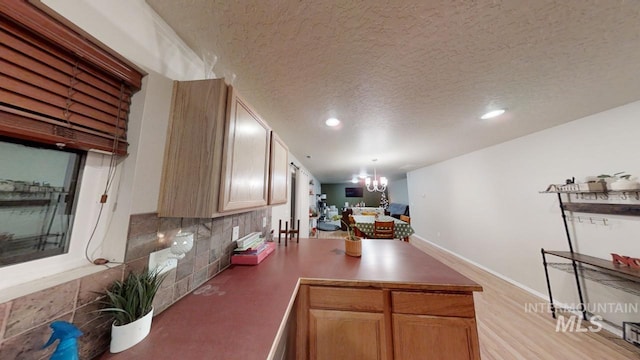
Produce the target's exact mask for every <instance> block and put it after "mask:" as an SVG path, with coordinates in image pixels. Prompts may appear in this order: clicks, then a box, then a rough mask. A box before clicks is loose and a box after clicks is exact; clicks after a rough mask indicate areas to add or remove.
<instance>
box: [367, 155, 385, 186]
mask: <svg viewBox="0 0 640 360" xmlns="http://www.w3.org/2000/svg"><path fill="white" fill-rule="evenodd" d="M372 161H373V162H374V163H375V162H376V161H378V159H373V160H372ZM388 183H389V181H388V180H387V178H386V177H384V176H381V177H380V178H378V174H377V172H376V168H375V166H374V167H373V181H371V178H369V177H368V176H367V178H365V179H364V184H365V186H366V187H367V191H369V192H374V191H379V192H384V191H385V190H387V184H388Z"/></svg>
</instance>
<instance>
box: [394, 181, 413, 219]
mask: <svg viewBox="0 0 640 360" xmlns="http://www.w3.org/2000/svg"><path fill="white" fill-rule="evenodd" d="M388 192H389V202H390V203H392V202H393V203H400V204H409V188H408V185H407V179H406V178H405V179H401V180H393V181H390V182H389V188H388ZM409 211H411V209H409Z"/></svg>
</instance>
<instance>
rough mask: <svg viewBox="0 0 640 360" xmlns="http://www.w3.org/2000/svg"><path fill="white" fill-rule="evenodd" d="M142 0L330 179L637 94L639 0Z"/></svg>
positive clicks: (562, 118)
mask: <svg viewBox="0 0 640 360" xmlns="http://www.w3.org/2000/svg"><path fill="white" fill-rule="evenodd" d="M147 2H148V3H149V4H150V5H151V7H152V8H153V9H154V10H155V11H156V12H157V13H158V14H159V15H160V16H161V17H162V18H163V19H165V21H166V22H167V23H168V24H169V25H170V26H171V27H172V28H173V29H174V30H175V31H176V33H177V34H178V35H179V36H180V37H181V38H182V39H183V40H184V41H185V42H186V43H187V44H188V45H189V46H190V47H191V48H192V49H193V50H194V51H195V52H196V53H198V54H202V56H203V58H204V59H205V60H206V61H208V62H213V60H212V59H214V57H215V58H217V61H216V62H215V65H214V67H213V72H215V74H216V75H218V76H225V77H226V78H227V80H228V81H230V82H232V83H233V84H234V86H236V87H237V88H238V89H239V91H240V93H241V94H242V95H243V96H244V97H245V98H246V99H247V100H248V101H249V102H250V103H251V104H252V105H253V106H254V107H255V108H256V110H257V111H258V112H259V113H260V114H261V115H262V117H263V118H264V119H265V120H266V121H267V122H268V123H269V124H270V125H271V126H272V128H273V129H274V130H275V131H276V132H277V133H278V134H279V135H280V137H281V138H282V139H283V140H284V141H285V142H286V143H287V144H288V145H289V148H290V150H291V152H292V153H293V154H295V155H296V157H298V159H299V160H300V161H301V162H302V163H303V164H304V165H305V166H306V167H307V168H308V169H309V170H310V171H311V172H312V173H313V174H314V175H316V176H317V177H318V178H319V180H320V181H322V182H323V183H332V182H342V181H345V180H347V179H350V178H351V177H352V175H353V174H357V173H358V172H360V171H362V170H366V171H368V172H369V173H371V172H372V171H373V166H372V165H373V162H372V161H371V159H372V158H377V159H379V160H378V161H377V163H376V167H377V170H378V174H384V175H387V176H390V177H392V178H398V177H402V176H403V175H404V174H405V173H406V172H407V171H410V170H413V169H416V168H419V167H423V166H425V165H429V164H433V163H435V162H438V161H442V160H446V159H449V158H452V157H455V156H458V155H461V154H464V153H467V152H470V151H473V150H477V149H480V148H483V147H487V146H490V145H493V144H497V143H500V142H503V141H506V140H509V139H512V138H516V137H519V136H522V135H525V134H528V133H532V132H535V131H538V130H542V129H545V128H548V127H552V126H555V125H558V124H561V123H564V122H567V121H571V120H575V119H578V118H580V117H583V116H585V115H589V114H593V113H597V112H600V111H603V110H607V109H610V108H613V107H616V106H619V105H622V104H626V103H629V102H632V101H635V100H638V99H640V63H639V60H638V59H640V1H636V0H626V1H625V0H557V1H546V0H536V1H531V0H504V1H500V0H478V1H471V0H442V1H344V0H336V1H310V0H282V1H264V0H254V1H226V0H224V1H218V0H180V1H179V0H147ZM205 73H206V72H205V69H203V78H204V77H205ZM496 107H506V108H507V109H508V113H507V114H505V115H503V116H502V117H500V118H496V119H493V120H484V121H483V120H479V117H480V115H482V114H483V113H484V112H485V111H486V110H490V109H493V108H496ZM328 117H337V118H338V119H340V120H342V126H340V127H339V128H338V129H331V128H327V127H326V126H325V125H324V121H325V120H326V119H327V118H328ZM541 146H544V145H543V144H541ZM307 155H310V156H311V158H307Z"/></svg>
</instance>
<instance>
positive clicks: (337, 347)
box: [309, 309, 387, 360]
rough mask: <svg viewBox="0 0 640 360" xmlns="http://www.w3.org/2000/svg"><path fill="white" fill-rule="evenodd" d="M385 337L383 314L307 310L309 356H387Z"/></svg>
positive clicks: (329, 358) (322, 359)
mask: <svg viewBox="0 0 640 360" xmlns="http://www.w3.org/2000/svg"><path fill="white" fill-rule="evenodd" d="M386 337H387V335H386V334H385V326H384V315H383V314H376V313H367V312H354V311H335V310H313V309H312V310H310V311H309V355H310V356H309V358H310V359H313V360H316V359H317V360H335V359H387V357H386V348H385V344H386V342H385V339H386Z"/></svg>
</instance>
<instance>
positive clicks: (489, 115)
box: [480, 109, 506, 120]
mask: <svg viewBox="0 0 640 360" xmlns="http://www.w3.org/2000/svg"><path fill="white" fill-rule="evenodd" d="M505 111H506V110H505V109H498V110H493V111H489V112H488V113H486V114H484V115H482V116H480V119H482V120H487V119H491V118H494V117H496V116H500V115H502V114H504V112H505Z"/></svg>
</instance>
